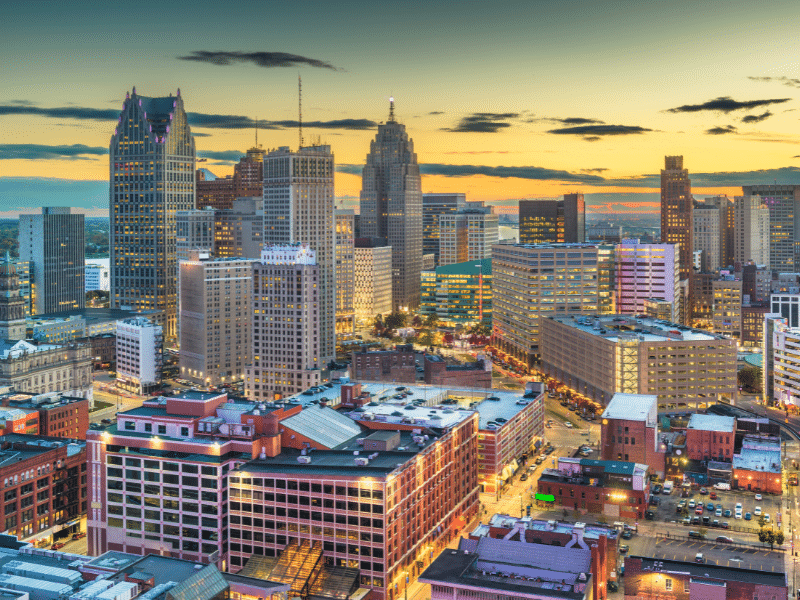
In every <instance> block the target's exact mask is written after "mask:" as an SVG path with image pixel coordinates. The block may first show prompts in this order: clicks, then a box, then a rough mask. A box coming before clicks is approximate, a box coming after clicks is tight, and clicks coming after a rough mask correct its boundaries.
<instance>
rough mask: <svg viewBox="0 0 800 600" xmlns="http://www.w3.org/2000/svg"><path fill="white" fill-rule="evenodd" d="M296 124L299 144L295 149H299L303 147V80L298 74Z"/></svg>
mask: <svg viewBox="0 0 800 600" xmlns="http://www.w3.org/2000/svg"><path fill="white" fill-rule="evenodd" d="M297 124H298V126H299V129H300V131H299V134H300V146H299V147H298V148H297V149H298V150H301V149H302V148H303V80H302V79H300V75H298V76H297Z"/></svg>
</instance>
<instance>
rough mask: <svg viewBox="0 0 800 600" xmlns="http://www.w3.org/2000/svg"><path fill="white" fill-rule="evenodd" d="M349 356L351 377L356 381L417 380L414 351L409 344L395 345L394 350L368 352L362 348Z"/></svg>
mask: <svg viewBox="0 0 800 600" xmlns="http://www.w3.org/2000/svg"><path fill="white" fill-rule="evenodd" d="M350 356H351V360H350V368H351V369H352V378H353V379H354V380H356V381H386V382H392V383H395V382H396V383H414V382H415V381H416V380H417V370H416V363H415V357H416V353H415V352H414V348H413V346H412V345H411V344H409V345H407V346H396V347H395V349H394V350H373V351H370V352H368V351H367V349H366V348H364V349H362V350H361V351H360V352H353V353H352V354H351V355H350Z"/></svg>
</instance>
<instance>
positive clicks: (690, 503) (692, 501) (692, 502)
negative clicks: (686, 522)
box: [689, 498, 697, 509]
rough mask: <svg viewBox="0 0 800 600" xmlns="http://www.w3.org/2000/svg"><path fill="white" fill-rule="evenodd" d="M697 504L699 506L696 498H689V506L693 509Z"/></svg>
mask: <svg viewBox="0 0 800 600" xmlns="http://www.w3.org/2000/svg"><path fill="white" fill-rule="evenodd" d="M695 506H697V502H695V501H694V498H692V499H691V500H689V508H690V509H693V508H694V507H695Z"/></svg>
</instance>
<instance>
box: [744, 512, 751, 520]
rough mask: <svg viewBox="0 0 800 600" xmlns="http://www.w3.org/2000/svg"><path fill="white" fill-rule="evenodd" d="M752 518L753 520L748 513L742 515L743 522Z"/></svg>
mask: <svg viewBox="0 0 800 600" xmlns="http://www.w3.org/2000/svg"><path fill="white" fill-rule="evenodd" d="M752 518H753V515H751V514H750V513H749V512H748V513H744V520H745V521H749V520H750V519H752Z"/></svg>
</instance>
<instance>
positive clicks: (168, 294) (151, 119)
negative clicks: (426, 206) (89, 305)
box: [109, 88, 195, 338]
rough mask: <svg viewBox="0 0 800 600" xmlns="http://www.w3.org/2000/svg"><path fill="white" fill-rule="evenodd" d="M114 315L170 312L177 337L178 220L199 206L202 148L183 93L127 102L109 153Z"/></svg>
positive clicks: (168, 321) (168, 323) (169, 330)
mask: <svg viewBox="0 0 800 600" xmlns="http://www.w3.org/2000/svg"><path fill="white" fill-rule="evenodd" d="M109 153H110V154H109V165H110V177H111V186H110V187H111V189H110V201H109V206H110V214H109V220H110V223H111V229H110V235H109V248H110V256H111V258H110V265H111V292H110V293H111V296H110V299H111V300H110V302H111V307H112V308H120V307H122V306H130V307H131V308H133V309H135V310H143V309H157V310H161V311H163V312H164V315H165V326H164V334H165V335H166V336H167V338H175V337H176V335H177V326H178V324H177V320H178V288H177V282H178V262H177V256H176V248H175V244H176V231H175V213H176V212H177V211H179V210H191V209H193V208H194V206H195V176H194V171H195V146H194V138H193V137H192V133H191V130H190V128H189V125H188V124H187V122H186V112H185V111H184V108H183V98H182V97H181V95H180V90H179V91H178V94H177V96H174V97H173V96H169V97H165V98H164V97H162V98H148V97H145V96H139V95H138V94H137V93H136V89H135V88H134V90H133V93H132V94H128V95H126V97H125V102H124V104H123V106H122V112H121V114H120V119H119V123H118V125H117V127H116V129H115V130H114V135H113V136H112V138H111V146H110V149H109Z"/></svg>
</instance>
